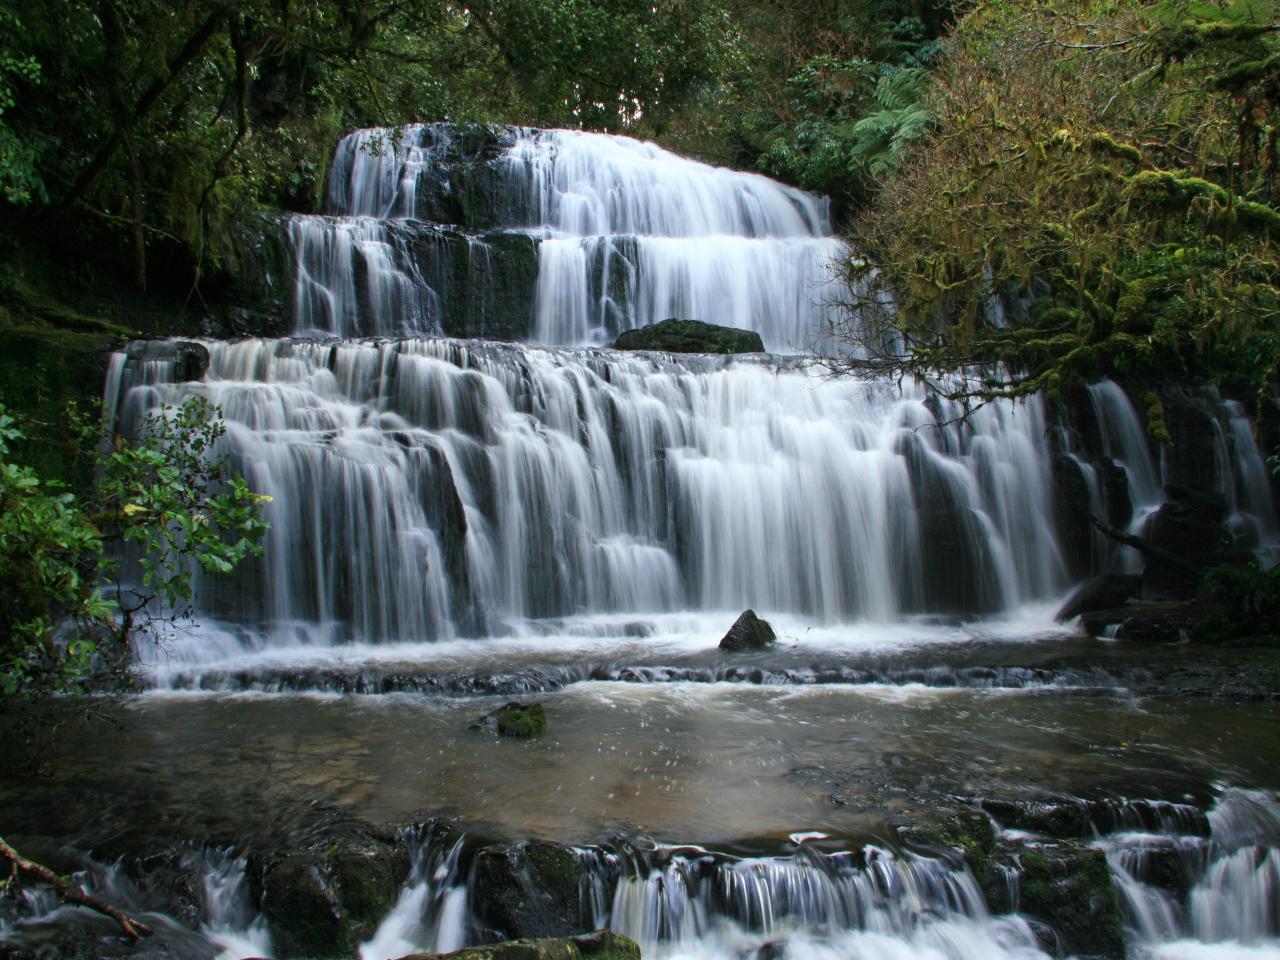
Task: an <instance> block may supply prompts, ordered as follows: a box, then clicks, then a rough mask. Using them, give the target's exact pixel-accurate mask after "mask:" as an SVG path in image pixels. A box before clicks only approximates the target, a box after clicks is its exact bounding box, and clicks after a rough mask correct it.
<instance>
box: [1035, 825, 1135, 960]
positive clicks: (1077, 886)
mask: <svg viewBox="0 0 1280 960" xmlns="http://www.w3.org/2000/svg"><path fill="white" fill-rule="evenodd" d="M1017 865H1018V867H1019V868H1020V870H1021V872H1022V876H1021V883H1020V886H1019V896H1020V901H1019V912H1021V913H1024V914H1028V915H1029V916H1031V917H1034V918H1035V919H1038V920H1042V921H1044V922H1045V923H1047V924H1048V925H1049V926H1050V927H1051V928H1052V929H1053V930H1054V931H1055V932H1056V933H1057V935H1058V940H1059V943H1060V945H1061V949H1062V950H1063V952H1064V954H1066V955H1071V956H1083V957H1111V958H1116V960H1119V958H1121V957H1124V955H1125V944H1124V927H1123V925H1122V923H1121V919H1120V906H1119V904H1118V902H1117V900H1116V892H1115V887H1114V886H1113V885H1112V880H1111V870H1110V868H1109V867H1108V866H1107V857H1106V854H1104V853H1103V852H1102V851H1101V850H1096V849H1093V848H1091V847H1088V846H1085V845H1083V844H1077V843H1073V842H1071V841H1063V842H1061V843H1058V844H1053V845H1043V846H1040V847H1037V848H1035V849H1033V850H1025V851H1021V852H1020V853H1019V854H1018V860H1017Z"/></svg>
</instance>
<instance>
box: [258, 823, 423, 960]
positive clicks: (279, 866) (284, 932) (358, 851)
mask: <svg viewBox="0 0 1280 960" xmlns="http://www.w3.org/2000/svg"><path fill="white" fill-rule="evenodd" d="M408 871H409V859H408V853H407V851H406V849H405V847H404V845H403V844H399V843H391V842H386V841H383V840H380V839H377V838H372V837H350V838H346V839H342V840H339V841H337V842H335V843H332V844H330V845H329V846H327V847H324V848H323V849H315V850H300V851H293V852H290V853H287V854H285V855H284V856H282V857H279V858H272V859H269V860H266V861H265V862H263V863H260V864H259V865H258V869H257V870H256V871H255V872H256V873H257V874H258V875H259V876H260V877H261V878H262V879H261V883H262V890H261V896H262V910H263V912H264V913H265V914H266V916H267V919H268V920H269V921H270V923H271V930H272V934H273V936H274V939H275V946H276V951H277V955H278V956H280V957H338V956H349V955H350V954H352V953H353V952H354V951H355V948H356V945H357V944H359V943H360V941H361V940H364V939H367V938H368V937H369V936H371V935H372V934H373V932H374V930H376V929H377V926H378V923H379V922H380V921H381V920H382V918H383V917H384V916H386V914H387V912H388V911H389V910H390V909H391V907H392V906H393V905H394V904H395V901H396V897H397V896H398V895H399V892H400V886H401V884H402V883H403V881H404V878H405V876H406V875H407V874H408Z"/></svg>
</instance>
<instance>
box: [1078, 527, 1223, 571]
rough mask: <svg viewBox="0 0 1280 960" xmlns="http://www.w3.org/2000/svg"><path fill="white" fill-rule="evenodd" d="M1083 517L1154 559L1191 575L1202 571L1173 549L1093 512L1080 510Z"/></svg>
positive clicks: (1110, 535) (1108, 534) (1110, 536)
mask: <svg viewBox="0 0 1280 960" xmlns="http://www.w3.org/2000/svg"><path fill="white" fill-rule="evenodd" d="M1080 513H1081V514H1082V515H1083V517H1084V518H1085V519H1086V520H1088V521H1089V523H1091V524H1092V525H1093V526H1094V527H1095V528H1097V530H1098V531H1099V532H1100V533H1101V534H1102V535H1103V536H1105V537H1107V538H1108V539H1111V540H1115V541H1116V542H1117V543H1123V544H1124V545H1125V546H1126V547H1133V548H1134V549H1135V550H1137V551H1138V552H1139V553H1141V554H1143V555H1144V556H1147V557H1150V558H1151V559H1152V560H1159V561H1160V562H1161V563H1167V564H1169V566H1171V567H1176V568H1177V569H1178V570H1180V571H1182V572H1183V573H1186V574H1189V575H1191V576H1197V575H1199V573H1200V570H1199V568H1198V567H1196V565H1195V564H1193V563H1188V562H1187V561H1186V560H1185V559H1183V558H1182V557H1180V556H1178V555H1177V554H1176V553H1173V552H1172V551H1169V550H1165V549H1164V548H1163V547H1157V546H1156V545H1155V544H1154V543H1152V542H1151V541H1150V540H1148V539H1146V537H1139V536H1135V535H1134V534H1132V533H1126V532H1125V531H1124V530H1121V529H1119V528H1118V527H1113V526H1111V524H1109V523H1106V522H1104V521H1102V520H1099V519H1098V518H1097V517H1095V516H1094V515H1093V514H1092V513H1084V512H1083V511H1080Z"/></svg>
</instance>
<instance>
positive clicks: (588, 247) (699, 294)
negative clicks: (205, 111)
mask: <svg viewBox="0 0 1280 960" xmlns="http://www.w3.org/2000/svg"><path fill="white" fill-rule="evenodd" d="M326 205H327V210H328V213H329V214H330V216H326V217H294V218H291V219H290V220H289V226H288V231H289V244H290V247H291V249H292V251H293V261H294V263H295V269H296V276H295V280H294V287H295V295H294V317H295V329H296V330H297V331H299V332H302V333H308V332H323V333H336V334H339V335H342V336H360V335H369V334H392V335H406V334H409V335H413V334H423V333H437V334H438V333H441V332H457V330H456V329H455V327H456V325H455V324H454V323H453V321H451V320H450V319H449V317H452V316H454V315H455V314H453V313H450V311H451V310H456V307H455V306H454V305H453V304H451V303H449V302H445V301H452V300H454V299H465V298H466V297H468V296H474V293H473V292H472V293H468V292H466V291H463V290H462V289H461V288H462V287H464V286H467V285H471V286H475V285H477V284H480V285H483V284H484V283H486V282H489V283H492V282H494V277H493V275H492V273H493V271H492V270H491V269H489V262H490V248H491V247H492V246H493V245H494V244H495V243H505V244H507V245H508V246H510V244H511V242H512V241H513V239H516V241H517V242H518V238H520V237H523V238H526V242H530V241H531V242H533V243H536V245H537V259H536V265H534V268H533V270H531V271H528V274H529V275H528V277H527V278H526V279H527V282H526V283H525V284H524V286H523V287H520V285H519V281H518V280H513V281H512V283H513V285H514V286H513V289H512V292H511V294H510V296H508V297H507V298H506V299H507V301H508V302H507V303H506V306H505V309H507V310H509V311H514V313H515V315H516V319H515V320H514V321H513V322H514V323H516V324H518V323H519V316H518V315H519V314H521V313H523V320H524V325H525V333H526V334H528V335H529V336H531V338H532V339H534V340H536V341H538V342H541V343H545V344H587V343H602V342H604V341H605V340H607V339H610V338H612V337H613V336H616V335H617V333H618V332H619V331H621V330H625V329H630V328H633V327H638V326H643V325H645V324H650V323H655V322H657V321H660V320H665V319H668V318H671V317H679V318H689V319H698V320H705V321H708V322H711V323H719V324H724V325H728V326H736V327H742V328H746V329H752V330H756V331H758V332H759V333H760V334H761V336H762V337H763V338H764V342H765V344H766V346H768V347H769V348H770V349H773V350H782V351H786V350H797V349H800V348H802V347H805V346H807V345H809V344H810V343H811V342H813V340H814V339H815V337H817V336H818V335H819V333H820V332H821V326H822V321H823V320H824V319H825V318H826V317H828V316H829V315H830V312H831V310H832V309H833V305H834V303H836V302H837V301H838V300H839V299H840V297H841V285H840V284H839V283H838V282H836V281H835V279H834V277H835V273H836V265H837V263H838V261H839V260H840V259H841V258H842V256H843V255H845V254H846V253H847V250H846V248H845V246H844V245H843V244H842V243H841V242H840V241H839V240H837V239H836V238H834V237H833V236H832V235H831V234H832V230H831V224H830V221H829V218H828V215H827V210H826V201H824V200H820V199H819V198H816V197H814V196H812V195H810V194H806V193H803V192H802V191H799V190H795V189H792V188H790V187H785V186H783V185H781V184H778V183H775V182H774V181H771V180H768V179H766V178H764V177H761V176H758V175H755V174H749V173H740V172H738V171H733V170H726V169H722V168H716V167H710V166H707V165H706V164H702V163H698V162H696V161H693V160H688V159H685V158H683V157H678V156H676V155H674V154H671V153H668V152H666V151H665V150H662V149H660V148H659V147H656V146H654V145H653V144H647V143H640V142H638V141H635V140H631V139H628V138H626V137H609V136H603V135H600V134H587V133H581V132H576V131H570V130H529V129H520V128H501V129H494V130H488V129H485V128H455V127H452V126H449V125H445V124H419V125H413V126H408V127H403V128H397V129H394V130H392V129H377V130H362V131H357V132H356V133H352V134H349V135H347V136H346V137H344V138H343V140H342V141H341V143H339V145H338V149H337V153H336V156H335V158H334V163H333V167H332V170H331V173H330V177H329V190H328V197H327V203H326ZM442 223H443V224H449V225H451V226H450V228H449V229H447V230H446V231H445V232H443V233H442V232H441V231H440V228H439V227H437V226H433V225H432V224H442ZM455 230H461V231H463V235H462V237H461V239H460V238H459V236H458V235H457V234H456V233H454V232H453V231H455ZM513 235H514V236H513ZM507 272H508V273H510V272H511V271H510V270H508V271H507ZM510 301H514V303H512V302H510ZM494 309H496V308H494ZM468 321H469V323H468V326H469V327H470V329H471V330H472V331H473V332H476V333H479V334H480V335H484V334H485V332H486V327H485V318H484V317H483V316H476V315H474V311H471V312H470V315H469V316H468ZM524 335H525V334H517V336H524Z"/></svg>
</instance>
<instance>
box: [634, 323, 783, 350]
mask: <svg viewBox="0 0 1280 960" xmlns="http://www.w3.org/2000/svg"><path fill="white" fill-rule="evenodd" d="M613 348H614V349H615V350H666V351H668V352H670V353H764V341H763V340H761V339H760V334H758V333H756V332H755V331H754V330H739V329H738V328H737V327H722V326H719V325H717V324H714V323H704V322H703V321H701V320H663V321H662V322H661V323H652V324H650V325H649V326H647V327H640V328H639V329H636V330H624V331H622V333H620V334H618V339H617V340H616V341H614V344H613Z"/></svg>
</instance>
